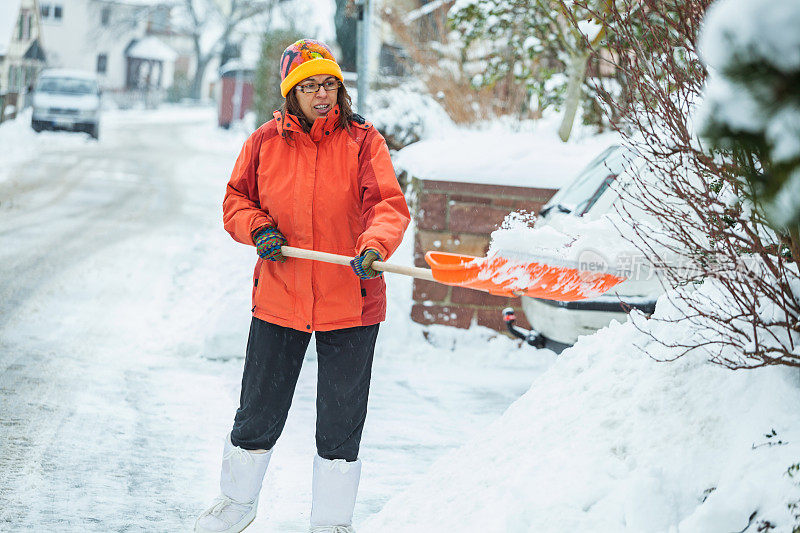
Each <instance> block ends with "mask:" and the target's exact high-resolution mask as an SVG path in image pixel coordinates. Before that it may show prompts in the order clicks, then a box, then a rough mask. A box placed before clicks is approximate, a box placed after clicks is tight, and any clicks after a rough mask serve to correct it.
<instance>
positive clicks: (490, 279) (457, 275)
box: [425, 252, 624, 302]
mask: <svg viewBox="0 0 800 533" xmlns="http://www.w3.org/2000/svg"><path fill="white" fill-rule="evenodd" d="M425 261H427V263H428V265H429V266H430V267H431V273H432V274H433V279H435V280H436V281H438V282H440V283H444V284H446V285H455V286H458V287H466V288H469V289H477V290H481V291H486V292H489V293H491V294H496V295H498V296H519V295H521V294H524V295H526V296H530V297H532V298H542V299H545V300H557V301H560V302H571V301H575V300H584V299H586V298H594V297H596V296H600V295H601V294H603V293H605V292H606V291H608V290H609V289H611V288H613V287H614V286H615V285H617V284H619V283H620V282H622V281H624V278H621V277H619V276H615V275H614V274H609V273H607V272H589V271H585V270H578V269H577V268H572V267H567V266H560V265H548V264H546V263H544V262H536V261H529V262H521V261H511V260H508V259H505V258H503V257H499V256H494V257H491V258H481V257H473V256H471V255H462V254H454V253H449V252H428V253H426V254H425Z"/></svg>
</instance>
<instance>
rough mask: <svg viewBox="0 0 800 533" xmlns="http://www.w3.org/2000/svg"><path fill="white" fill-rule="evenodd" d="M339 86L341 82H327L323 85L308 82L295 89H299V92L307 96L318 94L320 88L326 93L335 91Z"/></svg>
mask: <svg viewBox="0 0 800 533" xmlns="http://www.w3.org/2000/svg"><path fill="white" fill-rule="evenodd" d="M341 84H342V82H340V81H339V80H328V81H325V82H323V83H314V82H310V83H306V84H304V85H298V86H297V88H298V89H300V92H303V93H306V94H308V93H315V92H318V91H319V88H320V87H324V88H325V90H326V91H328V92H330V91H335V90H337V89H338V88H339V86H340V85H341Z"/></svg>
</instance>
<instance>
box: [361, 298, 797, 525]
mask: <svg viewBox="0 0 800 533" xmlns="http://www.w3.org/2000/svg"><path fill="white" fill-rule="evenodd" d="M701 290H703V289H701ZM677 311H678V309H677V308H676V307H675V306H674V305H673V303H672V302H671V301H670V300H669V299H668V298H667V297H666V296H665V297H662V298H661V299H660V300H659V302H658V307H657V310H656V315H655V316H656V317H666V316H672V315H674V314H675V313H676V312H677ZM638 320H641V321H642V323H643V324H644V327H652V328H660V329H661V330H660V331H659V332H658V333H659V334H660V336H662V337H664V336H666V338H667V339H672V340H674V341H676V342H680V341H681V340H683V339H684V337H685V336H686V335H688V334H689V333H690V332H689V330H688V329H687V328H682V327H676V326H675V325H672V326H665V325H663V324H661V323H655V325H652V326H651V323H653V322H652V321H650V322H648V321H645V320H644V318H642V317H639V319H638ZM675 355H676V354H675V353H674V352H672V351H670V350H669V349H667V348H665V347H663V346H662V345H661V344H658V343H654V342H652V341H651V339H650V337H649V336H648V335H647V334H645V333H643V332H642V331H640V330H639V329H637V328H636V327H635V326H634V324H633V323H632V322H630V321H629V322H627V323H625V324H619V323H617V322H614V323H612V325H611V326H609V327H608V328H604V329H603V330H600V331H599V332H598V333H597V334H595V335H592V336H587V337H581V338H580V339H579V341H578V343H577V344H576V345H575V346H573V347H572V348H570V349H568V350H565V351H564V352H563V353H562V354H561V356H560V357H559V359H558V361H557V362H556V363H555V364H554V365H553V366H552V367H551V368H550V369H549V370H548V371H547V372H545V373H544V374H543V375H542V376H541V377H539V378H538V379H536V380H535V381H534V382H533V385H532V386H531V388H530V390H529V391H528V392H527V393H526V394H525V395H524V396H523V397H522V398H520V399H519V400H518V401H517V402H515V403H514V404H513V405H512V406H511V407H510V408H509V409H508V410H507V411H506V413H505V414H504V415H503V416H502V417H501V418H500V419H499V420H498V421H496V422H495V423H494V424H492V425H491V426H489V427H488V428H487V429H486V430H485V431H484V432H483V433H482V434H481V436H480V437H479V438H476V439H474V440H472V441H471V442H469V443H467V444H466V445H465V446H464V447H462V448H461V449H459V450H457V451H455V452H452V453H450V454H449V455H447V456H445V457H443V458H442V459H440V460H439V461H437V462H436V463H435V464H434V466H433V467H432V468H431V469H430V471H429V472H428V473H427V475H426V476H425V477H424V478H423V479H421V480H420V481H418V482H417V483H415V484H414V485H413V486H412V487H410V488H409V489H408V490H407V491H406V492H404V493H403V494H402V495H400V496H398V497H396V498H394V499H393V500H391V501H390V502H389V503H388V504H387V505H386V506H385V507H384V508H383V510H382V511H381V512H380V513H379V514H378V515H376V516H375V517H373V518H372V519H370V520H368V521H367V522H366V523H365V524H364V525H363V526H362V528H361V529H360V530H359V531H362V533H372V532H378V531H380V532H382V533H392V532H407V531H419V532H438V531H485V532H489V533H492V532H497V533H500V532H504V533H517V532H518V533H522V532H530V531H536V532H539V533H541V532H550V531H552V532H563V531H603V532H648V533H653V532H662V531H663V532H667V531H669V532H677V531H680V532H681V533H691V532H697V533H701V532H702V533H715V532H720V533H730V532H731V531H743V530H744V529H746V528H747V527H748V524H750V523H751V522H752V523H753V525H754V528H753V530H755V527H756V525H758V527H762V526H763V525H764V524H766V523H767V522H769V523H770V524H772V526H773V527H774V528H775V529H772V530H771V531H782V532H788V531H791V530H792V524H793V519H792V516H791V514H790V513H791V511H790V509H789V508H788V507H787V505H789V504H790V503H792V502H795V501H797V500H798V498H800V488H798V486H797V485H795V484H794V483H793V480H792V479H791V478H790V477H789V476H787V475H786V471H787V468H788V467H789V466H790V465H792V464H793V463H796V462H797V461H798V459H799V458H800V413H798V411H797V409H796V406H797V405H798V402H800V390H799V389H798V375H797V371H796V370H791V371H790V370H788V369H786V368H785V367H783V368H779V367H773V368H763V369H759V370H754V371H748V372H732V371H730V370H726V369H724V368H722V367H720V366H717V365H713V364H711V363H708V362H707V361H706V358H705V356H704V355H703V354H701V353H698V352H694V353H690V354H688V355H686V356H684V357H683V358H681V359H678V360H677V361H676V362H672V363H661V362H657V361H655V360H654V359H653V358H658V359H666V358H669V357H673V356H675Z"/></svg>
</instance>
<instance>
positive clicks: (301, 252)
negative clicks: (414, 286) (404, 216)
mask: <svg viewBox="0 0 800 533" xmlns="http://www.w3.org/2000/svg"><path fill="white" fill-rule="evenodd" d="M281 253H282V254H283V255H285V256H286V257H294V258H296V259H311V260H312V261H322V262H323V263H334V264H336V265H345V266H350V261H352V260H353V258H352V257H347V256H346V255H337V254H330V253H328V252H317V251H315V250H306V249H304V248H295V247H294V246H281ZM371 266H372V268H373V269H375V270H380V271H382V272H391V273H393V274H402V275H404V276H411V277H412V278H418V279H426V280H428V281H435V280H434V279H433V274H431V271H430V269H428V268H419V267H411V266H403V265H393V264H391V263H387V262H385V261H374V262H373V263H372V265H371Z"/></svg>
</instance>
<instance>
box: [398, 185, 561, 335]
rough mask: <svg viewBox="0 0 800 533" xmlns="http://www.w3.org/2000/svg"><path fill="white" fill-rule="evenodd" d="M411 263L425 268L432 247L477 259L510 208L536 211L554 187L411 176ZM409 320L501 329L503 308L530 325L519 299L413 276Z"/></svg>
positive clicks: (524, 325) (553, 191)
mask: <svg viewBox="0 0 800 533" xmlns="http://www.w3.org/2000/svg"><path fill="white" fill-rule="evenodd" d="M412 187H413V188H414V190H415V193H416V202H415V205H414V206H413V207H414V219H415V221H416V234H415V235H414V263H415V264H416V265H417V266H420V267H427V266H428V265H427V263H426V262H425V252H427V251H430V250H437V251H443V252H454V253H461V254H467V255H474V256H478V257H482V256H484V255H486V252H487V251H488V249H489V238H490V235H491V233H492V232H493V231H494V230H496V229H497V228H499V227H500V224H501V223H502V222H503V219H504V218H505V217H506V215H508V214H509V213H510V212H512V211H519V210H525V211H528V212H529V213H538V212H539V210H540V209H541V208H542V206H543V205H544V204H545V203H547V201H548V200H549V199H550V198H551V197H552V196H553V194H555V192H556V190H555V189H541V188H528V187H513V186H509V185H482V184H475V183H462V182H450V181H435V180H421V179H414V180H413V181H412ZM413 298H414V306H413V307H412V309H411V318H412V320H414V321H415V322H419V323H421V324H445V325H449V326H455V327H458V328H468V327H469V326H470V324H472V322H473V321H475V322H476V323H477V324H479V325H481V326H486V327H489V328H492V329H495V330H497V331H505V324H504V323H503V318H502V313H501V312H502V310H503V308H505V307H514V308H516V309H517V310H518V311H520V312H518V314H517V323H518V324H519V325H520V326H522V327H525V328H530V325H529V324H528V322H527V320H525V316H524V314H523V313H522V312H521V305H520V300H519V298H505V297H501V296H494V295H491V294H489V293H486V292H482V291H475V290H472V289H464V288H461V287H450V286H447V285H442V284H439V283H433V282H430V281H424V280H419V279H415V280H414V295H413Z"/></svg>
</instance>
